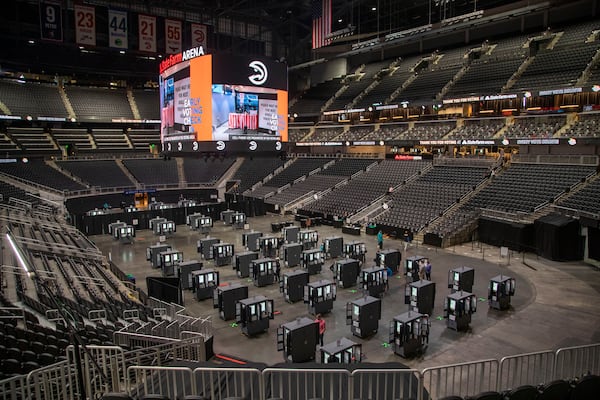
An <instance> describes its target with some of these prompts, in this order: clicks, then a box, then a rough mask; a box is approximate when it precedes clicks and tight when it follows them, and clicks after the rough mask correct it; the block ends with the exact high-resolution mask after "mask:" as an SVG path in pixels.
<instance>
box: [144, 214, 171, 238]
mask: <svg viewBox="0 0 600 400" xmlns="http://www.w3.org/2000/svg"><path fill="white" fill-rule="evenodd" d="M163 222H167V219H166V218H163V217H155V218H152V219H150V220H148V227H149V228H150V230H151V231H152V232H153V233H154V234H155V235H158V233H159V228H158V225H159V224H161V223H163Z"/></svg>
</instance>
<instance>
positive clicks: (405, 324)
mask: <svg viewBox="0 0 600 400" xmlns="http://www.w3.org/2000/svg"><path fill="white" fill-rule="evenodd" d="M430 326H431V323H430V322H429V318H428V317H427V316H426V315H423V314H421V313H419V312H416V311H408V312H405V313H404V314H400V315H397V316H395V317H394V319H393V320H392V321H391V322H390V331H389V334H390V336H389V343H391V344H392V347H393V349H394V353H395V354H398V355H399V356H400V357H404V358H409V357H413V356H416V355H418V354H421V353H423V351H424V350H425V348H426V346H427V344H429V328H430Z"/></svg>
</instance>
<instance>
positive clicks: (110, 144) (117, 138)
mask: <svg viewBox="0 0 600 400" xmlns="http://www.w3.org/2000/svg"><path fill="white" fill-rule="evenodd" d="M92 136H93V137H94V142H96V146H97V148H98V150H117V151H123V150H130V149H131V146H130V145H129V142H128V140H127V136H125V133H124V132H123V131H122V130H119V129H94V130H93V132H92Z"/></svg>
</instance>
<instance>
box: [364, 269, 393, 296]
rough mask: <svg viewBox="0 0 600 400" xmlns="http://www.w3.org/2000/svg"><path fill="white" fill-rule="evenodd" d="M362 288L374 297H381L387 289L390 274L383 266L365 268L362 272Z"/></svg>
mask: <svg viewBox="0 0 600 400" xmlns="http://www.w3.org/2000/svg"><path fill="white" fill-rule="evenodd" d="M360 283H361V289H362V290H363V292H364V293H365V294H368V295H369V296H372V297H381V296H382V295H383V293H384V292H385V291H386V290H387V285H388V275H387V271H386V270H385V268H383V267H371V268H365V269H363V270H362V271H361V274H360Z"/></svg>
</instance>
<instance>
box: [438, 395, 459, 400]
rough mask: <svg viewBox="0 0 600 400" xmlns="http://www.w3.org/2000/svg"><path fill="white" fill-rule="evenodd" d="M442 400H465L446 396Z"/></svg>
mask: <svg viewBox="0 0 600 400" xmlns="http://www.w3.org/2000/svg"><path fill="white" fill-rule="evenodd" d="M440 400H463V398H462V397H460V396H446V397H443V398H441V399H440Z"/></svg>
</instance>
